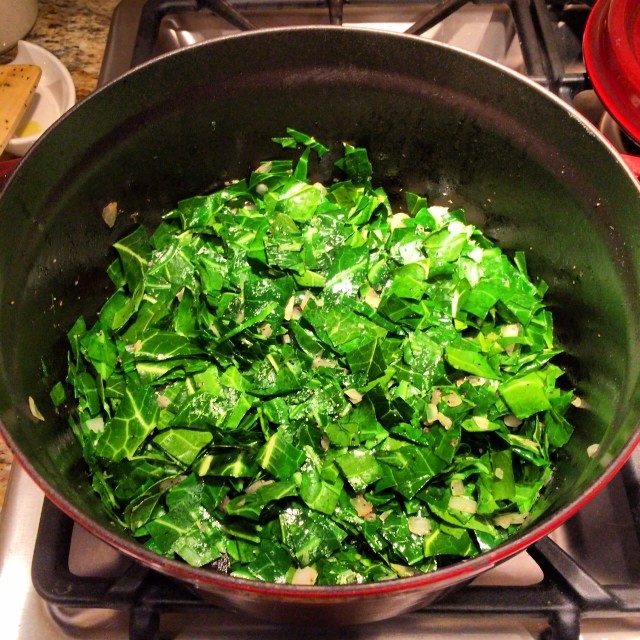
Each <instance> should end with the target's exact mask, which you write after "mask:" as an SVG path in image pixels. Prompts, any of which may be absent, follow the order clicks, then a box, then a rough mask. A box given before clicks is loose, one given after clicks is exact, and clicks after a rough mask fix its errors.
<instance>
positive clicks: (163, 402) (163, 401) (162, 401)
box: [156, 393, 171, 409]
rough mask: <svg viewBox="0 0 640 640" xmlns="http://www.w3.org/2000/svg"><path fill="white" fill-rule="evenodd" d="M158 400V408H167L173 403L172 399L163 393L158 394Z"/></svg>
mask: <svg viewBox="0 0 640 640" xmlns="http://www.w3.org/2000/svg"><path fill="white" fill-rule="evenodd" d="M156 402H157V404H158V409H166V408H167V407H168V406H169V405H170V404H171V400H170V399H169V398H167V396H165V395H163V394H161V393H159V394H158V395H157V396H156Z"/></svg>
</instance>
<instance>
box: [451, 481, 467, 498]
mask: <svg viewBox="0 0 640 640" xmlns="http://www.w3.org/2000/svg"><path fill="white" fill-rule="evenodd" d="M451 495H454V496H463V495H464V482H462V480H460V478H455V479H454V480H452V481H451Z"/></svg>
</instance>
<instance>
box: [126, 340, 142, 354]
mask: <svg viewBox="0 0 640 640" xmlns="http://www.w3.org/2000/svg"><path fill="white" fill-rule="evenodd" d="M141 346H142V340H136V341H135V342H134V343H132V344H127V345H125V347H124V350H125V351H127V352H128V353H135V352H136V351H137V350H138V349H139V348H140V347H141Z"/></svg>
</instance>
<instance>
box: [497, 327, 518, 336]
mask: <svg viewBox="0 0 640 640" xmlns="http://www.w3.org/2000/svg"><path fill="white" fill-rule="evenodd" d="M500 335H502V336H503V337H504V338H517V337H518V336H519V335H520V325H519V324H505V325H504V326H503V327H501V329H500Z"/></svg>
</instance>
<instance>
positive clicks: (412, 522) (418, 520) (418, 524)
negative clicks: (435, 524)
mask: <svg viewBox="0 0 640 640" xmlns="http://www.w3.org/2000/svg"><path fill="white" fill-rule="evenodd" d="M408 522H409V531H411V533H413V534H415V535H416V536H426V535H429V534H430V533H431V520H429V518H423V517H420V516H411V517H410V518H408Z"/></svg>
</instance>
